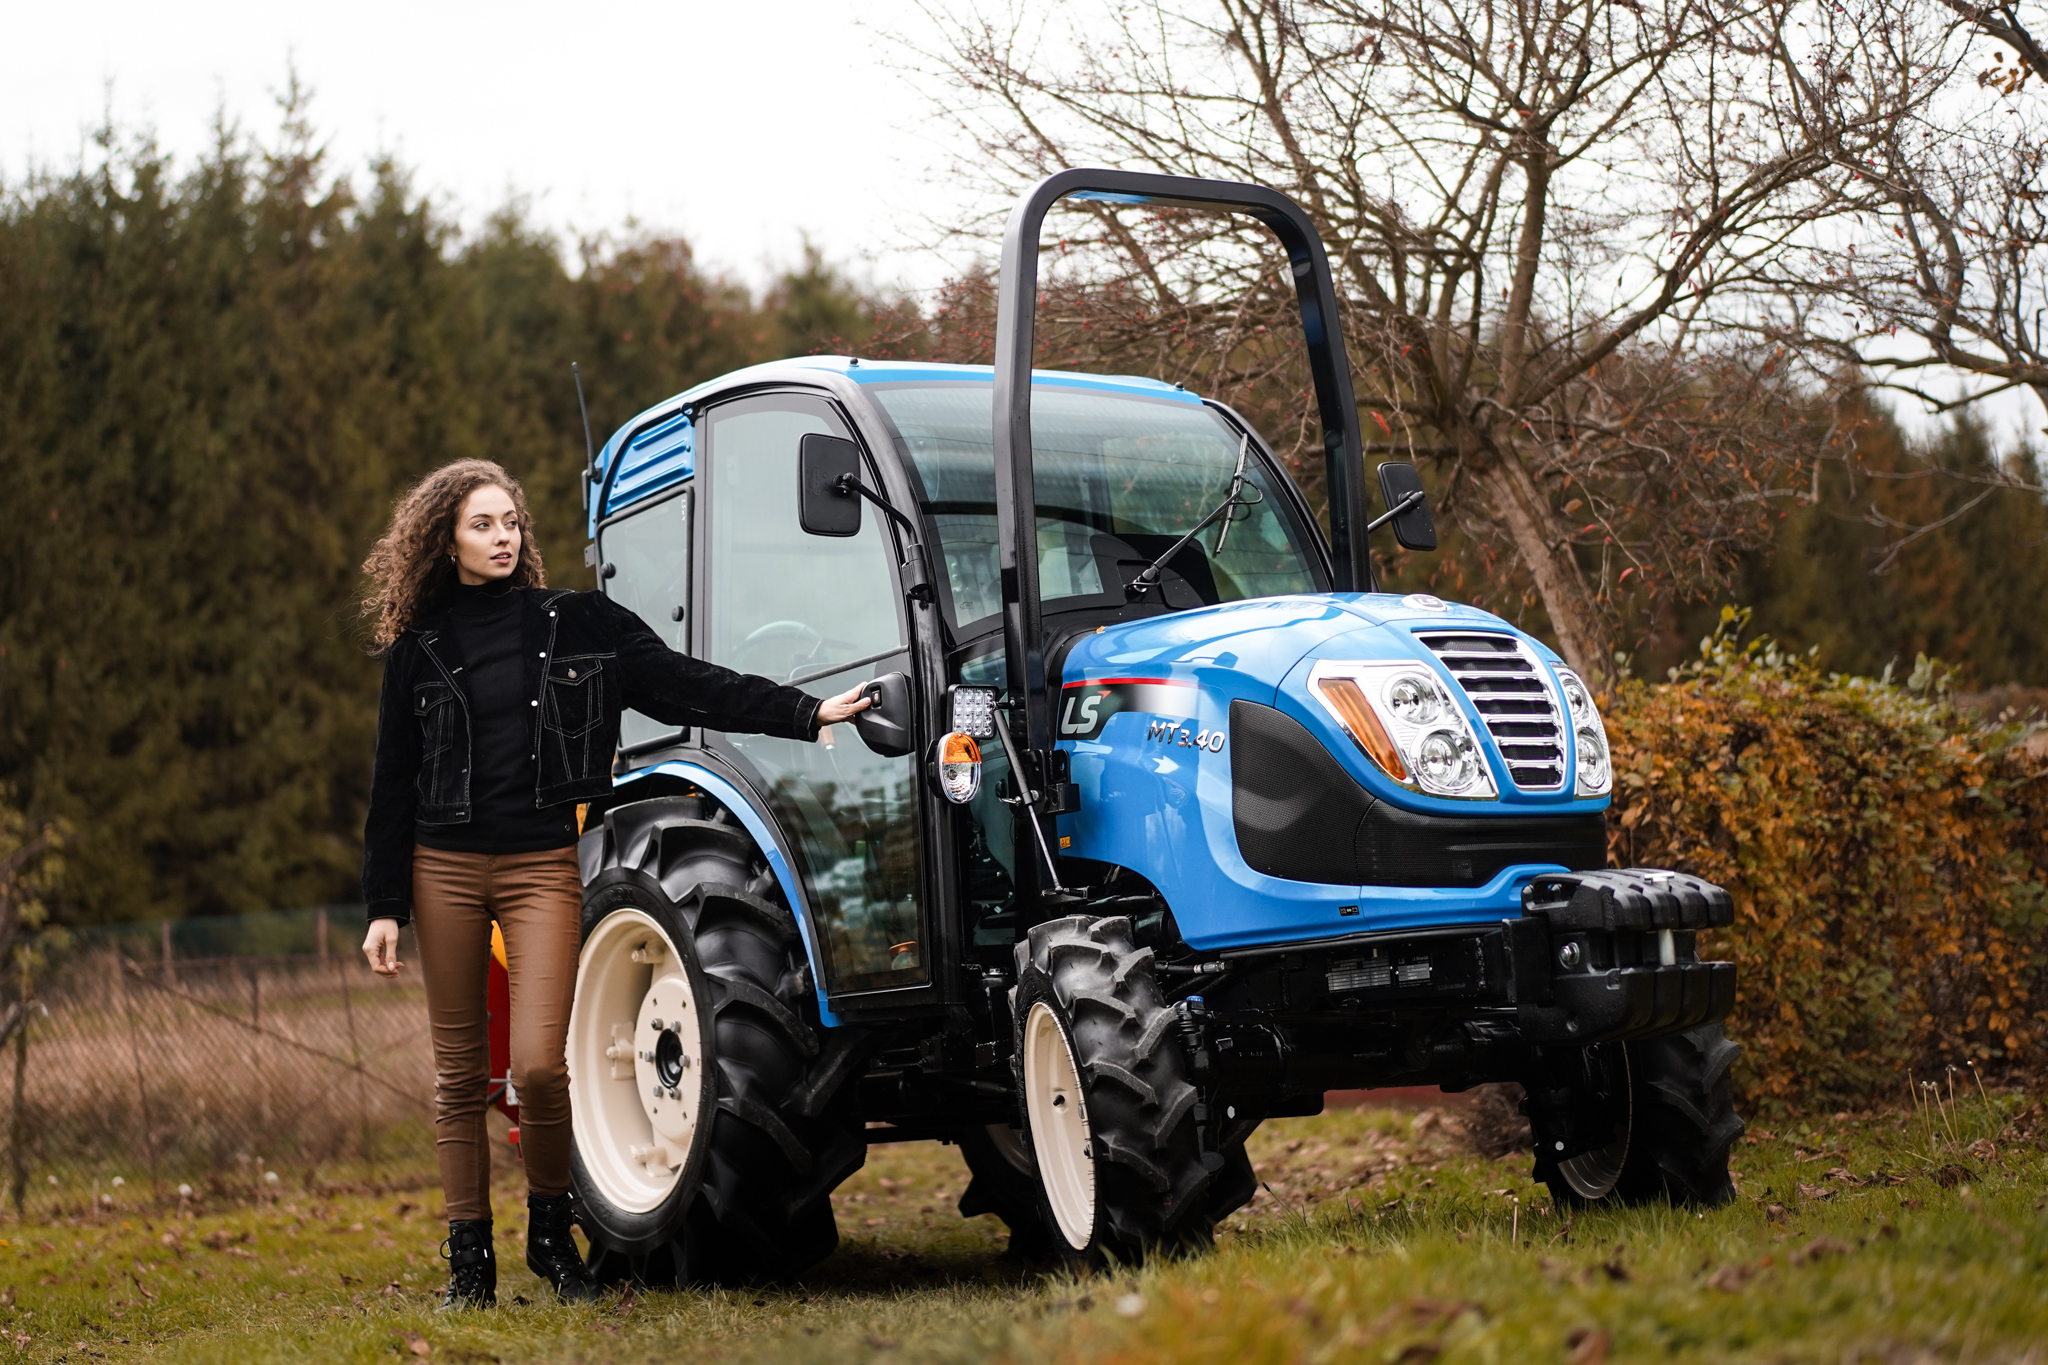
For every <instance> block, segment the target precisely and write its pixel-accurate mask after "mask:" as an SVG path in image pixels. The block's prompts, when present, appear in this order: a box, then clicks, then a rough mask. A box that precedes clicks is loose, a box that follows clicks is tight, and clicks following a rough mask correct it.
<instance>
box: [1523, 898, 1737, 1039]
mask: <svg viewBox="0 0 2048 1365" xmlns="http://www.w3.org/2000/svg"><path fill="white" fill-rule="evenodd" d="M1734 919H1735V904H1734V901H1733V899H1732V898H1731V897H1730V896H1729V895H1728V893H1727V892H1726V891H1724V890H1722V889H1721V888H1720V887H1718V886H1715V885H1714V884H1713V883H1712V882H1707V881H1702V880H1700V879H1699V878H1698V877H1689V876H1686V875H1685V874H1684V873H1680V872H1662V871H1655V870H1651V869H1646V868H1621V869H1611V870H1608V871H1603V872H1578V873H1572V874H1569V875H1564V876H1555V877H1544V878H1540V879H1538V880H1537V881H1534V882H1531V883H1530V884H1529V886H1528V887H1527V888H1526V889H1524V891H1523V893H1522V918H1521V919H1520V920H1510V921H1507V922H1506V923H1505V924H1504V925H1503V928H1504V929H1505V931H1506V940H1507V943H1506V946H1507V948H1508V951H1509V952H1510V953H1511V955H1512V957H1513V963H1512V981H1513V988H1514V1001H1515V1022H1516V1026H1517V1029H1518V1031H1519V1032H1520V1033H1521V1035H1522V1038H1523V1040H1524V1041H1526V1042H1531V1043H1546V1042H1572V1043H1598V1042H1607V1041H1611V1040H1613V1039H1618V1038H1648V1037H1654V1036H1656V1035H1658V1034H1662V1033H1676V1032H1681V1031H1683V1030H1685V1029H1689V1028H1696V1027H1698V1026H1699V1025H1701V1024H1706V1023H1712V1022H1714V1021H1716V1020H1720V1019H1725V1018H1727V1017H1728V1014H1729V1011H1731V1010H1732V1009H1734V1007H1735V964H1734V963H1732V962H1702V961H1700V960H1699V956H1698V952H1697V949H1696V943H1697V940H1696V938H1695V935H1697V933H1698V932H1699V931H1700V930H1702V929H1721V928H1726V927H1727V926H1728V925H1730V924H1732V923H1733V922H1734Z"/></svg>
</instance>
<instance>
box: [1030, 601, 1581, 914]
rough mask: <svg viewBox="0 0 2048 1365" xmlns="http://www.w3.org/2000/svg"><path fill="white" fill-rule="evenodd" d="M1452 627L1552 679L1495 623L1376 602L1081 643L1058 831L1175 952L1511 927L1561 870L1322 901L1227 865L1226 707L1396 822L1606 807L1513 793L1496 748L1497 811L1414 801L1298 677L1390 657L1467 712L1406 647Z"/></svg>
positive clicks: (1181, 618) (1255, 611)
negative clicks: (1318, 666)
mask: <svg viewBox="0 0 2048 1365" xmlns="http://www.w3.org/2000/svg"><path fill="white" fill-rule="evenodd" d="M1418 601H1420V602H1421V603H1422V604H1423V605H1420V606H1418V605H1416V603H1417V602H1418ZM1446 627H1448V628H1452V629H1464V630H1485V631H1494V632H1502V633H1507V634H1512V635H1514V636H1516V637H1517V638H1518V639H1520V640H1522V641H1523V643H1524V644H1525V645H1527V646H1528V647H1529V648H1530V649H1531V651H1532V652H1533V653H1534V654H1535V655H1536V657H1537V658H1538V659H1539V660H1540V661H1541V662H1542V663H1543V664H1544V665H1546V666H1551V667H1554V666H1555V665H1556V664H1557V657H1556V655H1554V654H1553V653H1551V651H1550V650H1548V649H1546V648H1544V646H1543V645H1542V644H1541V643H1539V642H1537V641H1535V640H1533V639H1530V638H1529V637H1528V636H1526V635H1523V634H1522V633H1521V632H1519V631H1517V630H1515V629H1514V627H1512V626H1510V625H1509V624H1508V623H1507V622H1506V621H1503V620H1501V619H1500V618H1499V617H1497V616H1494V615H1491V614H1490V613H1487V612H1483V611H1479V610H1476V609H1474V608H1471V607H1460V606H1451V605H1442V604H1437V603H1435V601H1434V599H1427V598H1424V599H1415V598H1407V599H1404V598H1401V597H1396V596H1392V595H1389V594H1380V593H1373V594H1365V593H1358V594H1350V593H1323V594H1310V595H1303V596H1297V597H1275V598H1260V599H1255V600H1252V601H1247V602H1233V603H1229V604H1226V605H1224V606H1218V607H1206V608H1202V609H1199V610H1195V611H1186V612H1180V613H1177V614H1175V615H1172V616H1162V617H1154V618H1152V619H1149V620H1145V621H1137V622H1130V623H1127V624H1122V625H1114V626H1108V627H1105V628H1104V629H1102V630H1100V631H1098V632H1097V633H1095V634H1094V635H1090V636H1085V637H1083V638H1082V639H1081V640H1080V641H1078V642H1077V643H1076V644H1075V645H1074V646H1073V647H1072V649H1071V650H1070V651H1069V653H1068V655H1067V658H1066V661H1065V663H1064V666H1063V667H1062V670H1061V691H1060V695H1059V698H1058V700H1057V702H1056V704H1055V713H1054V735H1055V738H1056V739H1057V741H1058V742H1059V744H1060V747H1062V748H1064V749H1066V750H1068V751H1069V753H1070V754H1071V755H1072V759H1071V761H1072V765H1073V776H1074V781H1075V782H1076V783H1077V784H1078V785H1079V786H1080V788H1081V809H1080V810H1079V811H1078V812H1077V813H1075V814H1073V815H1065V816H1061V817H1060V818H1059V834H1060V843H1061V848H1062V851H1063V852H1065V853H1067V854H1070V855H1073V856H1077V857H1082V858H1090V859H1095V860H1098V861H1101V862H1105V863H1111V864H1115V865H1117V866H1120V867H1126V868H1129V869H1131V870H1132V871H1134V872H1138V873H1140V874H1141V875H1143V876H1145V877H1147V878H1148V879H1150V880H1151V882H1152V883H1153V884H1154V885H1155V886H1157V887H1158V888H1159V889H1160V891H1161V892H1162V893H1164V894H1165V896H1166V899H1167V903H1168V904H1169V905H1171V906H1172V908H1173V914H1174V919H1175V920H1176V922H1177V923H1178V925H1179V928H1180V932H1181V935H1182V937H1183V938H1185V939H1186V940H1187V942H1188V943H1189V944H1190V945H1192V946H1193V947H1195V948H1198V949H1202V950H1206V951H1213V950H1217V949H1224V948H1231V947H1238V946H1250V945H1255V944H1266V943H1276V942H1294V941H1301V940H1308V939H1317V938H1328V937H1333V936H1336V935H1341V934H1352V933H1359V932H1364V931H1368V930H1377V929H1398V928H1410V927H1418V926H1424V925H1439V924H1457V923H1468V922H1485V921H1491V920H1497V919H1501V918H1504V917H1507V916H1513V915H1518V914H1520V912H1521V900H1520V895H1521V887H1522V885H1523V884H1524V883H1526V882H1527V881H1529V880H1530V879H1531V878H1532V877H1535V876H1538V875H1541V874H1542V873H1544V872H1546V871H1559V870H1562V869H1560V868H1557V867H1556V866H1555V865H1548V864H1546V865H1529V866H1524V867H1514V868H1509V869H1506V870H1504V871H1503V872H1502V873H1501V874H1500V875H1499V876H1497V877H1495V878H1494V879H1493V881H1491V882H1489V883H1488V884H1486V885H1485V886H1481V887H1476V888H1468V887H1460V888H1447V889H1443V890H1437V889H1432V888H1416V887H1385V886H1333V885H1327V884H1323V883H1315V882H1296V881H1288V880H1283V879H1281V878H1278V877H1270V876H1267V875H1265V874H1264V873H1261V872H1257V871H1255V870H1253V869H1252V868H1251V867H1250V866H1248V865H1247V864H1246V863H1245V861H1244V859H1243V858H1242V857H1241V856H1240V855H1239V853H1238V848H1237V834H1236V827H1235V824H1234V822H1233V819H1232V803H1231V778H1230V760H1231V755H1230V736H1229V729H1230V726H1229V717H1230V704H1231V703H1232V702H1234V701H1247V702H1256V703H1258V704H1259V705H1261V706H1271V707H1276V708H1278V709H1279V710H1281V711H1282V712H1284V713H1286V714H1287V715H1288V716H1290V717H1292V718H1293V719H1294V720H1296V721H1299V722H1300V723H1301V724H1303V725H1305V726H1306V727H1308V729H1309V730H1310V732H1311V733H1313V734H1315V735H1317V736H1318V737H1319V738H1321V739H1322V740H1323V742H1324V744H1325V746H1326V747H1327V748H1328V749H1329V751H1330V752H1331V753H1332V754H1333V755H1335V756H1336V758H1337V760H1338V762H1339V763H1341V764H1342V765H1343V766H1344V768H1345V770H1346V771H1347V772H1349V773H1350V774H1351V775H1352V777H1353V778H1355V779H1356V780H1357V781H1358V782H1359V784H1360V785H1361V786H1363V787H1365V788H1366V789H1367V790H1369V791H1370V792H1371V793H1372V794H1373V795H1374V796H1376V797H1379V798H1380V799H1381V800H1383V801H1386V802H1388V803H1389V804H1391V805H1394V806H1398V807H1401V808H1403V809H1406V810H1410V811H1415V812H1418V813H1421V814H1438V815H1450V816H1457V817H1460V818H1469V817H1472V816H1480V815H1488V814H1494V815H1503V816H1520V817H1523V818H1527V817H1529V816H1533V815H1549V814H1555V815H1567V814H1583V813H1587V812H1592V811H1598V810H1602V809H1604V808H1605V807H1606V805H1607V802H1606V800H1605V799H1600V800H1591V801H1588V800H1578V799H1575V798H1574V797H1572V795H1571V794H1570V792H1569V791H1566V792H1563V793H1556V794H1549V795H1530V794H1525V793H1521V792H1517V791H1515V790H1514V788H1513V787H1512V785H1511V784H1509V783H1508V782H1507V781H1506V773H1505V771H1504V769H1503V768H1502V767H1501V765H1500V762H1499V759H1498V757H1497V756H1496V755H1494V754H1493V753H1492V752H1491V749H1490V744H1489V745H1486V746H1485V747H1487V748H1488V749H1489V752H1488V759H1489V762H1491V763H1492V764H1493V766H1494V771H1495V780H1496V784H1497V785H1498V787H1499V788H1500V790H1501V791H1502V792H1503V793H1504V795H1503V797H1502V798H1501V799H1500V800H1496V801H1450V800H1443V799H1439V798H1434V797H1427V796H1422V795H1419V794H1417V793H1415V792H1412V791H1409V790H1407V789H1406V788H1403V787H1400V786H1397V785H1396V784H1394V783H1393V782H1391V781H1390V780H1388V779H1387V777H1386V776H1385V774H1383V773H1381V772H1380V771H1379V769H1378V768H1376V767H1375V766H1373V765H1372V764H1371V763H1370V762H1369V761H1368V760H1367V759H1366V758H1365V756H1364V755H1363V754H1361V753H1360V752H1359V751H1358V747H1357V745H1355V744H1354V743H1353V742H1352V741H1351V738H1350V736H1349V735H1347V734H1346V733H1345V732H1344V731H1343V730H1342V729H1340V728H1339V727H1338V726H1337V725H1336V723H1335V722H1334V721H1333V720H1332V719H1331V718H1330V716H1329V714H1328V713H1327V712H1325V711H1324V710H1323V708H1322V706H1321V705H1320V704H1319V703H1317V702H1316V701H1315V700H1314V699H1313V698H1311V697H1310V695H1309V692H1308V685H1307V682H1308V674H1309V670H1310V669H1311V668H1312V667H1313V666H1314V664H1315V663H1316V662H1317V661H1318V660H1322V659H1347V660H1374V659H1399V660H1404V661H1412V662H1414V663H1416V664H1418V665H1419V666H1421V667H1423V668H1426V669H1429V670H1431V671H1434V672H1435V673H1437V674H1438V676H1439V677H1441V678H1443V679H1444V681H1445V683H1446V684H1447V690H1448V691H1449V692H1450V694H1451V695H1452V696H1455V697H1458V698H1460V701H1461V704H1465V703H1464V702H1463V693H1462V689H1460V688H1458V687H1456V686H1455V685H1451V679H1450V675H1449V674H1448V673H1447V672H1446V671H1445V670H1444V669H1443V667H1442V665H1441V664H1440V663H1439V662H1438V660H1437V659H1436V657H1435V655H1434V654H1432V653H1431V652H1430V651H1429V649H1428V648H1427V647H1425V646H1424V645H1423V644H1422V643H1421V642H1420V641H1419V640H1417V639H1416V638H1415V632H1416V631H1417V630H1443V629H1445V628H1446ZM1466 705H1467V712H1468V719H1470V720H1471V721H1472V722H1473V724H1474V727H1475V730H1477V731H1478V732H1479V733H1481V734H1484V728H1483V726H1482V725H1480V724H1479V718H1478V715H1477V713H1476V712H1473V711H1471V709H1470V707H1469V704H1466Z"/></svg>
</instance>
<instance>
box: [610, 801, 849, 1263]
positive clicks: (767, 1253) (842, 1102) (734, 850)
mask: <svg viewBox="0 0 2048 1365" xmlns="http://www.w3.org/2000/svg"><path fill="white" fill-rule="evenodd" d="M597 861H598V869H597V872H596V875H595V876H593V877H592V878H591V880H590V882H589V884H588V886H587V887H586V888H585V891H584V910H583V926H584V941H585V945H586V950H587V951H588V950H590V949H591V946H592V945H602V944H604V943H605V942H606V941H607V940H608V939H609V938H610V937H611V936H612V933H611V931H610V930H608V929H607V925H608V924H609V923H614V922H617V921H618V920H619V918H620V917H621V916H629V917H630V916H638V917H642V918H644V919H648V920H652V921H655V922H657V923H663V924H666V925H668V926H670V929H669V932H670V937H671V939H672V940H673V946H674V948H675V950H676V951H677V952H678V954H679V955H680V956H684V957H689V958H694V960H695V962H696V963H697V964H698V969H699V974H700V977H699V983H698V984H697V986H696V988H695V992H694V994H695V1000H694V1002H693V1004H694V1005H695V1007H696V1010H697V1013H698V1014H699V1016H700V1017H702V1018H703V1019H704V1021H705V1024H704V1027H703V1028H702V1036H703V1053H704V1064H703V1066H702V1068H701V1070H700V1074H701V1075H702V1077H703V1080H704V1090H703V1092H702V1115H703V1117H702V1119H701V1120H700V1121H699V1123H698V1127H699V1129H700V1130H701V1133H700V1135H699V1138H698V1140H697V1143H696V1146H695V1149H694V1151H693V1153H692V1156H691V1159H690V1161H689V1162H688V1163H687V1164H686V1165H685V1166H684V1167H683V1168H682V1170H681V1172H680V1174H679V1176H678V1179H677V1181H676V1189H675V1191H674V1193H673V1194H672V1196H671V1197H670V1198H668V1199H666V1200H664V1201H663V1203H662V1204H661V1205H660V1206H659V1208H658V1209H656V1210H653V1211H651V1212H650V1213H648V1214H643V1215H641V1216H638V1217H631V1216H626V1215H627V1214H628V1212H629V1211H627V1210H623V1209H622V1208H621V1207H620V1202H619V1201H618V1200H617V1199H615V1198H611V1197H609V1193H610V1191H611V1190H612V1188H613V1187H616V1186H617V1184H618V1181H617V1180H616V1179H615V1178H612V1179H607V1178H606V1177H605V1170H606V1168H607V1166H609V1167H610V1168H612V1169H613V1171H614V1175H615V1172H616V1168H617V1167H618V1166H619V1165H620V1162H619V1160H618V1154H617V1153H616V1152H608V1151H600V1150H592V1151H590V1152H587V1153H586V1152H585V1150H584V1147H585V1145H586V1144H591V1145H593V1148H594V1147H595V1145H596V1144H600V1143H610V1144H613V1145H616V1143H617V1141H618V1140H619V1138H618V1134H617V1133H615V1132H613V1131H610V1130H606V1129H603V1128H597V1129H592V1130H588V1131H587V1130H586V1127H585V1125H584V1124H583V1123H582V1122H581V1121H580V1119H581V1117H582V1114H581V1112H579V1115H578V1117H579V1123H578V1125H577V1129H576V1134H575V1142H574V1144H573V1145H572V1147H571V1151H570V1172H571V1180H572V1184H573V1186H574V1188H575V1192H576V1195H577V1199H578V1203H579V1221H580V1222H581V1223H582V1226H583V1229H584V1232H585V1234H586V1235H587V1236H588V1237H589V1238H590V1262H591V1270H592V1272H593V1273H594V1274H595V1275H596V1276H597V1277H598V1279H599V1281H600V1282H601V1283H608V1284H610V1283H620V1282H624V1281H632V1282H635V1283H640V1284H648V1285H660V1284H706V1283H710V1284H746V1283H755V1282H758V1281H762V1280H778V1279H787V1278H790V1277H792V1276H794V1275H796V1274H798V1273H800V1272H802V1271H803V1270H805V1269H807V1268H808V1267H810V1266H811V1265H813V1264H815V1263H816V1262H818V1261H820V1260H823V1259H824V1258H825V1257H826V1256H829V1255H830V1254H831V1253H832V1251H833V1249H834V1248H835V1247H836V1246H837V1245H838V1243H839V1230H838V1226H837V1224H836V1223H835V1222H834V1220H833V1217H832V1202H831V1195H832V1191H833V1190H834V1189H836V1188H837V1187H838V1186H839V1184H840V1182H842V1181H844V1180H845V1179H846V1177H847V1176H849V1175H851V1174H853V1172H854V1171H856V1170H858V1169H859V1168H860V1167H861V1165H862V1164H863V1163H864V1162H865V1161H866V1159H867V1146H866V1144H865V1143H864V1142H863V1141H862V1140H861V1137H860V1135H859V1133H858V1131H857V1129H856V1127H855V1125H854V1122H853V1120H852V1118H851V1116H850V1111H849V1107H848V1104H847V1100H848V1099H849V1098H850V1095H849V1093H848V1089H847V1087H846V1086H845V1085H844V1084H843V1082H844V1081H845V1079H846V1077H847V1076H848V1075H850V1074H852V1073H853V1072H854V1071H855V1070H857V1068H856V1067H855V1066H854V1065H853V1064H852V1063H853V1062H854V1061H855V1060H857V1054H858V1051H859V1042H860V1040H859V1038H858V1036H857V1035H856V1034H854V1033H853V1032H851V1031H848V1030H834V1031H833V1032H832V1036H831V1037H830V1039H829V1040H828V1039H826V1038H824V1037H822V1036H821V1035H822V1034H823V1030H821V1029H820V1028H819V1027H818V1026H817V1023H816V1019H817V1009H816V1004H815V1001H814V999H813V997H812V995H811V992H810V990H809V988H808V985H807V982H806V973H805V971H804V954H803V947H802V941H801V939H800V937H799V936H798V933H797V926H796V920H795V917H794V916H793V915H791V913H790V911H789V909H788V907H787V905H786V904H785V903H784V901H783V898H782V894H781V889H780V887H779V886H778V885H777V883H776V880H775V877H774V875H773V874H772V873H771V872H770V871H769V870H768V867H767V864H766V861H765V860H764V859H763V858H762V857H761V855H760V850H759V849H758V848H756V847H755V846H754V843H753V840H752V839H751V837H750V836H748V835H747V833H746V832H745V830H744V829H742V828H741V827H740V826H739V824H738V823H737V822H736V821H734V820H733V818H732V816H731V814H730V813H729V812H727V811H725V810H724V809H723V808H721V807H718V806H717V805H715V804H714V803H712V802H710V801H709V800H708V799H706V798H703V797H695V796H691V797H661V798H655V799H653V800H649V801H642V802H635V803H633V804H631V805H627V806H621V807H618V808H616V809H614V810H613V811H612V812H610V814H609V815H607V817H606V819H605V828H604V834H603V845H602V848H601V850H600V852H599V855H598V860H597ZM580 975H581V974H580V973H579V979H580ZM654 979H655V980H658V979H659V978H658V977H656V978H654ZM651 985H652V982H650V987H651ZM580 1004H581V1001H580V998H579V1006H580ZM614 1012H615V1013H616V1009H615V1010H614ZM643 1012H644V1013H648V1014H649V1015H651V1014H652V1008H651V1007H650V1008H649V1010H647V1011H643ZM583 1014H584V1012H583V1011H581V1010H580V1009H579V1011H577V1012H574V1013H572V1015H571V1025H570V1050H571V1056H572V1057H576V1056H580V1055H584V1054H590V1053H592V1052H593V1049H595V1050H596V1051H599V1052H601V1051H602V1049H603V1043H602V1041H601V1040H600V1039H599V1038H598V1034H600V1033H601V1034H604V1035H605V1036H609V1034H610V1031H611V1029H610V1025H611V1024H613V1023H616V1022H618V1021H614V1020H605V1019H598V1018H596V1017H595V1015H589V1016H588V1017H580V1016H582V1015H583ZM586 1035H589V1036H586ZM640 1050H642V1051H644V1050H645V1049H640ZM581 1079H582V1078H581V1077H578V1076H574V1075H573V1074H572V1082H571V1092H572V1102H573V1099H574V1092H575V1089H576V1084H577V1082H578V1081H579V1080H581ZM589 1084H590V1085H591V1086H602V1085H606V1084H613V1082H610V1081H609V1080H608V1079H600V1078H597V1077H593V1078H592V1079H591V1080H590V1082H589ZM588 1107H589V1106H587V1105H586V1106H585V1108H586V1109H587V1108H588Z"/></svg>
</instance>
